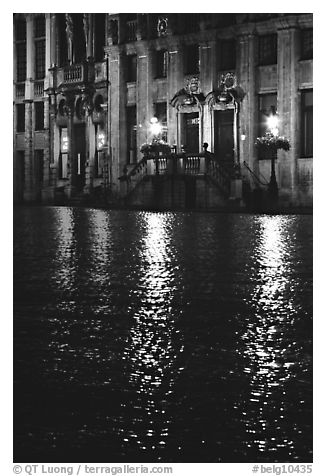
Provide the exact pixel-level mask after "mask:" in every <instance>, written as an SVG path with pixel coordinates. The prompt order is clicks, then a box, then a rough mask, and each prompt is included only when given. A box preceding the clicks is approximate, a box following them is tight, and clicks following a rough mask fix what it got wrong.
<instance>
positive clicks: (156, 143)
mask: <svg viewBox="0 0 326 476" xmlns="http://www.w3.org/2000/svg"><path fill="white" fill-rule="evenodd" d="M140 152H141V153H142V154H144V155H150V156H156V155H159V154H160V153H161V154H162V155H169V154H171V146H170V145H169V144H167V143H166V142H164V140H153V141H152V142H151V143H146V144H143V145H142V146H141V148H140Z"/></svg>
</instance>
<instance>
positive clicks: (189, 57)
mask: <svg viewBox="0 0 326 476" xmlns="http://www.w3.org/2000/svg"><path fill="white" fill-rule="evenodd" d="M197 73H199V47H198V45H187V46H186V49H185V74H197Z"/></svg>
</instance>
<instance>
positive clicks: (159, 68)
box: [155, 50, 168, 78]
mask: <svg viewBox="0 0 326 476" xmlns="http://www.w3.org/2000/svg"><path fill="white" fill-rule="evenodd" d="M155 66H156V71H155V77H156V78H166V75H167V69H168V52H167V51H166V50H158V51H156V65H155Z"/></svg>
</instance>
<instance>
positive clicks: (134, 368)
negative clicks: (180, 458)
mask: <svg viewBox="0 0 326 476" xmlns="http://www.w3.org/2000/svg"><path fill="white" fill-rule="evenodd" d="M169 219H171V217H170V216H169V215H168V214H155V213H146V214H145V215H144V225H145V230H146V231H145V234H144V238H143V246H142V248H141V255H140V258H141V262H142V272H141V275H140V277H139V298H140V299H141V304H140V306H139V308H138V309H137V311H136V312H134V316H133V318H134V325H133V326H132V328H131V329H130V346H128V348H127V349H126V352H125V357H124V358H125V359H126V360H127V361H129V362H130V364H131V371H130V383H131V385H132V386H133V387H134V388H135V389H136V392H137V394H138V402H139V406H136V407H135V409H134V412H135V414H134V419H133V422H132V425H133V428H132V430H130V429H129V430H128V431H127V433H128V434H127V435H124V436H125V437H124V441H125V442H126V443H128V442H130V441H131V440H130V439H131V438H132V439H133V441H134V442H136V444H137V445H138V446H139V447H140V449H142V450H154V449H156V448H157V447H162V446H164V445H165V444H166V439H167V436H168V434H169V425H170V421H169V419H168V416H167V415H165V413H166V408H167V400H168V399H169V395H171V394H172V393H173V382H174V381H173V378H172V372H173V371H172V368H173V366H174V365H175V360H176V351H175V349H174V347H173V343H172V337H173V333H174V332H175V330H174V325H173V322H174V318H173V315H172V309H171V299H172V297H173V291H174V282H175V277H174V276H173V271H172V266H171V259H170V254H169V253H170V252H171V236H170V233H169ZM138 411H139V413H141V414H142V415H144V412H146V414H147V422H145V421H144V420H142V421H141V424H139V419H137V412H138Z"/></svg>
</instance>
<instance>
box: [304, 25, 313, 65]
mask: <svg viewBox="0 0 326 476" xmlns="http://www.w3.org/2000/svg"><path fill="white" fill-rule="evenodd" d="M312 49H313V36H312V28H311V29H309V30H302V31H301V59H302V60H306V59H312Z"/></svg>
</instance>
